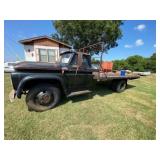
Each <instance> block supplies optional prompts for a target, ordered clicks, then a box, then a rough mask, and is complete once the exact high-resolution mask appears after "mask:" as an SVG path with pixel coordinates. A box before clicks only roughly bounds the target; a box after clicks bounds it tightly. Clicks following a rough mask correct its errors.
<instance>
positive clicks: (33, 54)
mask: <svg viewBox="0 0 160 160" xmlns="http://www.w3.org/2000/svg"><path fill="white" fill-rule="evenodd" d="M19 42H20V43H21V44H23V46H24V53H25V60H26V61H35V62H50V63H53V62H56V61H58V59H59V54H60V53H61V52H64V51H67V50H69V49H71V46H69V45H67V44H65V43H62V42H60V41H57V40H55V39H52V38H50V37H47V36H40V37H34V38H29V39H24V40H21V41H19Z"/></svg>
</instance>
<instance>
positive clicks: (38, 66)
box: [14, 61, 62, 70]
mask: <svg viewBox="0 0 160 160" xmlns="http://www.w3.org/2000/svg"><path fill="white" fill-rule="evenodd" d="M61 68H62V67H61V65H60V64H59V63H46V62H26V61H25V62H20V63H17V65H15V67H14V69H15V70H61Z"/></svg>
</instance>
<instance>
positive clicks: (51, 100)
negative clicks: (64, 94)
mask: <svg viewBox="0 0 160 160" xmlns="http://www.w3.org/2000/svg"><path fill="white" fill-rule="evenodd" d="M60 93H61V92H60V89H59V88H58V87H56V86H53V85H51V84H39V85H37V86H35V87H34V88H32V89H30V90H29V92H28V94H27V96H26V104H27V106H28V110H30V111H31V110H34V111H37V112H42V111H46V110H49V109H51V108H54V107H55V106H56V105H57V104H58V102H59V101H60V95H61V94H60Z"/></svg>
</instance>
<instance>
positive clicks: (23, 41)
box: [19, 36, 72, 48]
mask: <svg viewBox="0 0 160 160" xmlns="http://www.w3.org/2000/svg"><path fill="white" fill-rule="evenodd" d="M40 39H49V40H51V41H53V42H56V43H59V44H62V45H64V46H66V47H68V48H72V47H71V46H70V45H68V44H65V43H63V42H60V41H58V40H55V39H53V38H51V37H48V36H38V37H32V38H28V39H23V40H20V41H19V43H21V44H27V43H30V42H34V41H36V40H40Z"/></svg>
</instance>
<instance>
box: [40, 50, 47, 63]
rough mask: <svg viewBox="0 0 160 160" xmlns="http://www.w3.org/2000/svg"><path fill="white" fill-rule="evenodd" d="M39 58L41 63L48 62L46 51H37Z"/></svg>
mask: <svg viewBox="0 0 160 160" xmlns="http://www.w3.org/2000/svg"><path fill="white" fill-rule="evenodd" d="M39 56H40V61H41V62H48V58H47V50H46V49H40V50H39Z"/></svg>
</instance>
